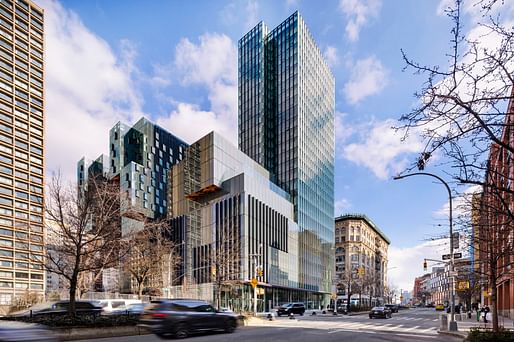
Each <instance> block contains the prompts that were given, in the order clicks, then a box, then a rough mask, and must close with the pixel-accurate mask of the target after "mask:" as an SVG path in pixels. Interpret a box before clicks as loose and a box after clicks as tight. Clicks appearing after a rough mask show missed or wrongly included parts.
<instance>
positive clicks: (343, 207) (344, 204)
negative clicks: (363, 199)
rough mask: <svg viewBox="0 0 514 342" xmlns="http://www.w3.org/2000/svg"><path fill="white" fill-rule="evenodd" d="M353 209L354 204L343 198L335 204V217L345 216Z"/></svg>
mask: <svg viewBox="0 0 514 342" xmlns="http://www.w3.org/2000/svg"><path fill="white" fill-rule="evenodd" d="M351 207H352V204H351V203H350V201H349V200H348V199H347V198H341V199H339V200H337V201H336V202H335V203H334V216H339V215H343V214H344V212H346V211H347V210H348V209H350V208H351Z"/></svg>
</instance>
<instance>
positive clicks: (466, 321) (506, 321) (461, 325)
mask: <svg viewBox="0 0 514 342" xmlns="http://www.w3.org/2000/svg"><path fill="white" fill-rule="evenodd" d="M458 316H459V314H456V315H455V321H456V322H457V328H458V331H457V332H452V331H438V332H439V333H441V334H447V335H454V336H455V335H458V336H461V337H466V336H467V335H468V333H469V331H470V329H471V328H482V329H484V328H486V329H492V327H493V323H492V320H488V321H487V323H484V321H483V319H482V320H481V321H480V322H477V314H476V312H473V313H472V314H471V318H468V315H467V313H463V314H461V315H460V317H461V319H460V320H459V317H458ZM449 318H450V315H449V314H448V319H449ZM498 325H499V326H500V327H503V328H505V329H511V330H513V329H514V321H513V320H512V319H510V318H507V317H502V316H498Z"/></svg>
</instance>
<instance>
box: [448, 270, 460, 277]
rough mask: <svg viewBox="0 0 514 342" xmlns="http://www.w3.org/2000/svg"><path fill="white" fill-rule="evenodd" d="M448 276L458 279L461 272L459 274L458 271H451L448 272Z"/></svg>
mask: <svg viewBox="0 0 514 342" xmlns="http://www.w3.org/2000/svg"><path fill="white" fill-rule="evenodd" d="M448 274H449V275H450V277H456V276H458V275H459V272H457V271H450V272H448Z"/></svg>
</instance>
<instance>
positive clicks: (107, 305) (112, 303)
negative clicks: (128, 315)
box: [98, 299, 142, 314]
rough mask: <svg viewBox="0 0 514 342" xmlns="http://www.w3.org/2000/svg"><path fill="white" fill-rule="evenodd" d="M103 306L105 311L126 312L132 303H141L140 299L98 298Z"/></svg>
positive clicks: (107, 312) (109, 312)
mask: <svg viewBox="0 0 514 342" xmlns="http://www.w3.org/2000/svg"><path fill="white" fill-rule="evenodd" d="M98 303H100V306H101V307H102V310H103V313H105V314H111V313H124V312H126V311H127V307H128V305H130V304H141V303H142V301H141V300H140V299H100V300H98Z"/></svg>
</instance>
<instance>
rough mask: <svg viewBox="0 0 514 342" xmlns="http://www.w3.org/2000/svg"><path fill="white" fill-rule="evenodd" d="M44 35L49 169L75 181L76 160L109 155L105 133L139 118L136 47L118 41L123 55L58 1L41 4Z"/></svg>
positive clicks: (106, 134) (49, 171) (49, 172)
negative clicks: (122, 123)
mask: <svg viewBox="0 0 514 342" xmlns="http://www.w3.org/2000/svg"><path fill="white" fill-rule="evenodd" d="M40 5H41V6H42V7H43V8H45V35H46V41H45V43H46V56H45V62H46V75H45V77H46V80H45V81H46V83H45V89H46V94H45V98H46V108H45V109H46V150H47V152H46V160H47V171H48V174H49V175H51V173H52V172H54V171H57V170H58V169H60V170H61V173H62V174H63V175H64V177H66V178H67V179H73V180H74V179H75V172H76V162H77V161H78V160H79V159H80V158H81V157H82V156H83V155H85V156H87V157H90V158H96V157H97V156H98V155H99V154H101V153H102V152H104V151H107V148H108V130H109V129H110V128H111V127H112V126H113V125H114V124H115V123H116V122H117V121H118V120H123V121H128V122H131V121H133V120H134V118H136V117H137V116H139V115H141V114H140V112H141V110H140V108H141V99H140V97H139V95H138V93H137V91H136V90H135V86H134V83H133V79H132V78H133V74H134V73H135V72H136V70H135V69H134V64H133V60H134V58H135V56H136V53H135V48H134V47H133V46H132V45H131V44H130V43H129V42H127V41H123V42H121V48H122V55H121V57H118V56H116V55H115V54H114V52H113V51H112V49H111V48H110V46H109V45H108V44H107V43H106V42H105V41H104V40H102V39H101V38H99V37H98V36H96V35H95V34H93V33H92V32H91V31H89V30H88V29H87V27H85V26H84V24H83V23H82V22H81V21H80V19H79V17H78V16H77V15H76V14H75V13H74V12H72V11H70V10H67V9H65V8H63V7H62V5H61V4H59V3H58V2H56V1H51V0H48V1H41V2H40Z"/></svg>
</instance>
